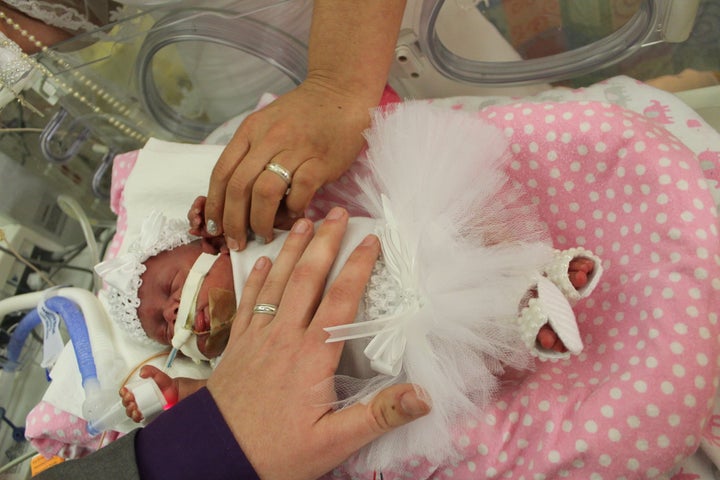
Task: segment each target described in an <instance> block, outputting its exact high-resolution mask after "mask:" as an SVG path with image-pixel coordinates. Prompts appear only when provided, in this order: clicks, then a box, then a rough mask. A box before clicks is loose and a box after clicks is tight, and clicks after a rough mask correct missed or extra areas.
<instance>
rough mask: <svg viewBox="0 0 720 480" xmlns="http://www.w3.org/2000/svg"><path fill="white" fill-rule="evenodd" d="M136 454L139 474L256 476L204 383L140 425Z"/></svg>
mask: <svg viewBox="0 0 720 480" xmlns="http://www.w3.org/2000/svg"><path fill="white" fill-rule="evenodd" d="M135 455H136V458H137V465H138V470H139V472H140V478H141V479H142V480H155V479H168V478H213V479H225V478H227V479H240V480H250V479H252V480H257V479H259V477H258V475H257V473H255V470H254V469H253V467H252V465H250V462H249V461H248V459H247V457H245V454H244V453H243V451H242V450H241V449H240V445H238V443H237V441H236V440H235V437H234V436H233V434H232V432H231V431H230V427H228V425H227V423H226V422H225V419H223V416H222V414H221V413H220V410H218V408H217V405H216V404H215V400H213V398H212V396H211V395H210V392H209V391H208V390H207V388H203V389H201V390H199V391H198V392H196V393H194V394H193V395H191V396H189V397H187V398H186V399H184V400H183V401H181V402H179V403H178V404H177V405H175V406H174V407H173V408H171V409H170V410H168V411H166V412H163V413H162V414H161V415H160V416H158V417H157V418H156V419H155V420H153V421H152V422H151V423H150V424H149V425H148V426H147V427H145V428H143V429H141V430H140V431H139V432H138V435H137V438H136V439H135Z"/></svg>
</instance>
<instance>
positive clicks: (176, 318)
mask: <svg viewBox="0 0 720 480" xmlns="http://www.w3.org/2000/svg"><path fill="white" fill-rule="evenodd" d="M428 132H432V133H433V135H428ZM368 146H369V149H368V152H367V160H368V164H369V166H368V168H369V171H370V174H369V175H368V177H366V178H359V179H357V184H358V186H359V188H360V190H361V194H360V196H359V200H358V202H359V204H360V205H361V206H362V207H363V208H364V210H365V211H367V212H368V217H353V218H351V219H350V222H349V227H348V233H347V234H346V238H345V240H344V244H343V245H342V247H341V252H340V254H339V257H338V258H337V259H336V262H335V266H334V269H335V270H334V271H332V272H331V274H330V277H329V280H328V282H330V281H332V278H334V274H336V273H337V271H339V268H340V267H341V266H342V265H343V263H344V261H345V259H346V258H347V256H348V255H349V253H350V252H351V251H352V249H353V248H354V246H355V245H357V243H359V241H360V240H361V239H362V238H364V237H365V236H366V235H367V234H369V233H375V234H376V235H378V236H379V238H380V241H381V245H382V255H381V257H380V259H379V260H378V263H377V265H376V268H375V271H374V272H373V275H372V277H371V279H370V282H369V284H368V286H367V289H366V295H365V298H364V300H363V304H362V305H360V307H361V308H359V310H358V314H357V316H356V319H355V323H353V324H350V325H344V326H342V327H334V329H332V331H329V332H328V333H329V338H328V341H344V342H345V346H344V349H343V359H342V360H341V365H340V367H339V371H338V374H337V375H338V376H337V377H336V379H335V380H336V381H335V382H334V385H335V387H336V389H337V393H338V407H339V408H342V407H344V406H346V405H351V404H353V403H356V402H363V401H366V400H367V399H368V398H371V397H372V395H374V394H375V393H377V392H378V391H380V390H381V389H382V388H384V387H386V386H388V385H391V384H393V383H400V382H410V383H414V384H417V385H419V386H420V387H422V388H423V389H424V391H425V392H427V395H428V396H429V397H430V398H431V399H432V400H431V401H432V404H433V409H432V411H431V413H430V414H429V415H428V417H427V419H424V421H423V422H417V423H415V424H410V425H408V426H407V428H404V429H401V430H400V431H397V432H393V433H391V434H390V435H387V436H385V437H382V438H380V439H379V440H377V441H376V442H374V443H373V444H371V445H370V446H369V447H367V448H366V449H365V450H364V451H362V452H361V453H360V456H361V458H362V460H363V461H364V463H365V464H366V465H368V466H369V467H370V468H377V469H387V468H392V466H393V465H394V464H396V463H397V462H399V461H402V460H403V459H406V458H409V457H411V456H413V455H421V456H424V457H426V458H428V460H429V461H431V462H440V461H444V460H446V459H448V458H450V457H452V456H453V455H454V454H455V450H454V446H453V441H452V435H453V432H454V426H455V425H457V424H459V423H460V421H461V420H462V419H463V418H467V417H468V416H472V415H476V414H477V412H478V411H481V410H482V408H483V407H484V406H485V405H487V404H488V402H489V401H491V400H492V397H493V394H494V392H495V391H497V389H498V388H500V380H499V378H501V376H502V375H503V373H504V372H505V370H506V369H507V368H510V369H526V368H528V367H529V366H530V363H529V358H530V354H531V353H532V354H535V355H536V356H539V357H540V358H565V357H567V356H568V355H570V354H576V353H579V352H580V350H581V349H582V341H581V339H580V335H579V332H578V329H577V325H576V323H575V318H574V315H573V313H572V310H571V308H570V307H571V305H572V304H573V303H574V302H576V301H578V300H579V299H580V298H583V297H585V296H587V295H588V294H590V292H591V291H592V290H593V289H594V288H595V286H596V285H597V284H598V280H599V278H600V275H601V270H602V269H601V265H600V262H599V259H598V258H597V257H595V256H594V255H593V254H592V253H591V252H589V251H587V250H584V249H582V248H578V249H570V250H566V251H555V250H554V249H553V248H552V246H551V245H550V242H549V241H548V239H547V237H546V235H545V236H544V232H545V230H544V225H543V224H542V222H541V220H540V219H539V218H538V217H537V215H536V214H535V210H534V209H533V206H532V205H531V204H530V203H528V202H527V201H525V200H524V197H523V196H522V194H521V193H518V188H516V187H517V186H516V185H512V184H510V183H509V182H508V179H507V177H506V176H505V174H504V172H503V170H502V165H503V163H504V161H505V160H506V159H507V157H506V155H507V149H506V145H505V143H504V140H503V136H502V134H500V133H498V132H497V131H496V130H495V129H494V128H492V127H490V126H488V125H487V124H485V123H483V122H482V121H481V120H479V119H477V118H475V117H470V116H468V115H466V114H464V113H462V112H451V111H440V110H439V109H433V108H432V107H429V106H427V105H425V106H418V105H408V104H403V105H400V106H397V107H396V108H395V109H394V110H393V111H392V112H378V114H377V115H376V118H375V123H374V126H373V129H372V130H371V131H370V133H369V134H368ZM202 202H203V199H202V198H201V199H199V200H197V201H196V204H195V205H194V207H193V208H192V209H191V214H190V221H191V224H192V225H193V227H194V229H197V227H198V225H199V224H201V223H202V220H203V219H202V218H201V217H200V218H198V215H199V212H200V211H202V208H199V205H201V204H202ZM334 211H336V210H332V211H331V213H330V214H329V215H332V214H333V212H334ZM300 222H308V220H301V221H300ZM306 225H307V224H306ZM195 233H198V232H197V231H195ZM284 235H287V233H285V234H284ZM282 242H283V236H282V235H279V236H278V237H277V238H276V239H275V240H274V241H273V242H271V243H269V244H265V245H260V244H256V243H252V242H251V244H250V245H249V246H248V248H247V249H246V250H244V251H242V252H232V253H231V252H228V251H227V248H226V247H225V246H224V245H223V244H222V241H221V240H218V239H206V238H200V239H198V238H196V237H194V236H192V235H189V233H188V224H187V222H183V221H180V220H172V221H171V220H167V219H165V218H164V217H162V215H154V216H152V217H151V218H150V219H148V220H147V221H146V223H145V224H144V225H143V229H142V234H141V238H139V239H138V240H137V242H136V245H134V246H133V247H131V248H130V249H129V250H128V253H127V254H126V255H124V256H123V257H122V258H120V257H119V258H118V259H116V260H111V261H109V262H106V263H105V264H101V265H99V266H98V272H99V273H100V274H101V276H102V277H103V278H104V279H105V281H106V282H107V283H108V284H109V285H110V286H111V288H110V289H109V292H108V293H109V295H108V297H109V301H110V304H111V310H113V312H111V314H112V316H113V318H114V319H115V320H117V321H119V322H120V324H121V325H123V326H125V327H126V328H127V329H128V330H129V331H131V332H132V333H133V335H134V336H135V337H136V338H145V339H147V337H149V338H151V339H153V340H154V341H156V342H159V343H162V344H165V345H168V344H170V343H171V342H172V340H173V338H174V337H176V336H177V335H178V331H179V330H180V329H184V330H185V331H186V332H188V334H189V335H188V337H189V338H188V339H187V341H184V342H183V344H182V347H183V348H182V351H183V353H185V354H186V355H188V356H190V357H192V358H194V359H197V360H204V359H215V358H217V357H218V356H219V355H220V354H221V353H222V350H223V349H224V347H225V343H226V341H227V333H228V332H227V329H228V328H229V326H230V323H231V321H232V318H233V313H234V306H235V303H236V302H237V300H238V299H239V292H240V291H241V288H242V284H243V282H244V280H245V278H246V277H247V272H249V270H250V269H251V268H252V265H253V264H254V262H255V261H256V259H257V258H259V257H260V256H267V257H270V258H271V259H272V258H274V256H275V255H276V254H277V252H278V251H279V249H280V248H281V246H282ZM128 272H130V275H128ZM128 276H129V277H130V278H128ZM188 284H190V285H191V286H190V287H188ZM142 375H143V376H152V377H153V378H154V379H155V380H156V381H157V382H158V384H159V385H160V386H161V388H162V389H163V391H164V392H165V393H166V395H168V396H169V397H170V398H168V400H169V401H174V400H177V398H180V397H182V396H185V395H187V394H188V393H190V392H192V391H194V389H196V388H198V387H199V385H200V383H199V382H197V381H193V382H191V383H190V382H187V381H185V380H181V379H171V378H170V377H169V376H167V375H166V374H164V373H163V372H161V371H159V370H157V369H154V368H152V367H145V369H144V370H143V371H142ZM346 377H351V378H352V381H345V379H346ZM340 386H341V387H340ZM124 394H125V402H126V406H127V407H128V411H129V413H130V415H131V416H133V418H134V419H136V420H137V419H138V413H136V412H135V409H134V405H133V402H132V398H131V397H130V396H128V395H127V392H124ZM410 436H412V439H413V441H412V442H409V441H406V440H405V438H409V437H410ZM399 437H404V438H399ZM390 445H392V446H390Z"/></svg>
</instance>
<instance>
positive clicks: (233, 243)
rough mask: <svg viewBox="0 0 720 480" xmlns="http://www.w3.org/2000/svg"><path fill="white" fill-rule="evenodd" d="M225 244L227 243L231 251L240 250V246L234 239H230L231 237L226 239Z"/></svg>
mask: <svg viewBox="0 0 720 480" xmlns="http://www.w3.org/2000/svg"><path fill="white" fill-rule="evenodd" d="M225 243H227V246H228V248H229V249H230V250H233V251H235V252H237V251H238V250H240V244H239V243H238V241H237V240H235V239H234V238H230V237H227V238H225Z"/></svg>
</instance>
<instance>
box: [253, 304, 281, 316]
mask: <svg viewBox="0 0 720 480" xmlns="http://www.w3.org/2000/svg"><path fill="white" fill-rule="evenodd" d="M277 309H278V306H277V305H273V304H272V303H258V304H257V305H255V306H254V307H253V313H261V314H264V315H275V313H276V312H277Z"/></svg>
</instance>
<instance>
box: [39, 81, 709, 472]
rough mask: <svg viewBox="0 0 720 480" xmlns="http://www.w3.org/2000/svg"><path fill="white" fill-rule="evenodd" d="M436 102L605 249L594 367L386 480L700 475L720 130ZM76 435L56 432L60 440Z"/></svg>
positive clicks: (578, 361) (491, 101)
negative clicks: (482, 133) (502, 149)
mask: <svg viewBox="0 0 720 480" xmlns="http://www.w3.org/2000/svg"><path fill="white" fill-rule="evenodd" d="M433 103H434V104H436V105H438V106H440V107H445V108H450V109H457V110H465V111H471V112H477V113H476V114H477V115H478V116H479V117H480V118H481V119H483V120H484V121H486V122H487V123H489V124H491V125H494V126H495V127H496V128H498V129H499V131H501V132H503V133H504V135H505V137H506V139H507V141H508V145H509V150H510V152H511V158H510V160H509V161H508V163H507V165H506V172H507V174H508V175H509V176H510V177H511V179H513V180H514V181H515V182H517V183H518V184H520V185H522V186H523V187H524V189H525V190H526V192H527V193H528V194H529V196H530V197H531V199H532V202H533V203H534V204H535V205H536V207H537V209H538V212H539V214H540V217H541V219H542V221H543V222H544V223H545V224H546V225H547V228H548V230H549V232H550V235H551V237H552V241H553V243H554V245H555V246H556V247H558V248H568V247H571V246H576V245H579V246H583V247H586V248H588V249H590V250H592V251H594V252H595V253H596V254H598V255H599V256H600V257H601V258H602V261H603V267H604V270H605V271H604V274H603V276H602V278H601V282H600V285H599V286H598V287H597V288H596V289H595V291H594V292H593V294H592V296H591V297H589V298H587V299H585V300H583V301H582V302H580V303H579V304H577V305H576V306H575V307H574V310H575V314H576V317H577V320H578V326H579V329H580V333H581V335H582V340H583V343H584V350H583V351H582V353H581V354H580V355H577V356H573V357H571V358H570V359H567V360H561V361H557V362H538V363H537V364H536V366H535V368H534V370H533V371H532V372H531V373H530V374H528V375H525V376H521V377H518V378H513V379H507V380H506V382H505V384H504V385H503V388H502V389H501V390H500V391H499V392H498V394H497V396H496V397H495V399H494V400H493V402H492V403H491V404H490V405H489V406H487V407H486V408H484V409H483V410H482V411H478V412H477V414H476V415H475V416H474V417H472V418H469V419H467V420H465V421H464V423H463V424H462V425H460V426H459V428H458V429H457V431H456V433H455V435H454V439H453V441H454V442H455V445H456V447H457V449H458V451H459V452H460V453H461V456H460V458H459V459H457V460H454V461H452V462H445V463H441V464H429V463H427V462H425V461H423V460H421V459H408V461H407V462H406V463H405V464H403V465H402V466H401V467H398V468H395V469H393V470H386V471H383V472H382V474H383V478H386V479H393V478H446V477H447V478H461V479H465V478H466V479H475V478H517V479H521V478H524V479H531V478H533V479H534V478H547V479H551V478H577V479H587V478H669V477H670V476H671V475H673V474H678V475H682V474H685V473H687V472H688V467H687V464H685V463H683V462H684V461H685V459H686V458H687V457H689V456H690V455H692V454H693V453H694V452H695V451H696V450H697V448H698V446H699V445H700V444H701V442H702V443H703V445H704V446H708V447H712V444H713V441H714V440H713V439H714V438H715V437H713V436H712V434H713V433H714V431H715V429H717V427H715V426H714V425H715V424H716V423H718V422H716V421H715V420H714V418H715V416H714V415H716V414H715V413H714V412H713V402H714V399H715V394H716V390H717V387H718V374H719V372H718V370H719V368H720V367H719V364H718V353H719V352H720V346H718V334H719V333H720V332H719V331H718V330H720V327H719V326H718V322H717V320H718V319H717V315H718V313H717V312H718V311H720V309H719V308H718V301H717V300H716V298H717V295H718V289H720V274H719V273H718V259H719V255H718V254H719V253H720V252H719V250H720V243H719V242H718V233H717V217H716V207H715V201H714V199H713V195H712V191H713V190H712V187H713V186H714V184H715V180H716V179H715V178H714V176H715V175H716V172H717V171H718V170H717V169H718V164H719V163H720V138H719V136H718V134H717V132H715V131H714V130H712V129H711V128H710V127H708V126H707V125H706V124H705V123H704V122H702V120H701V119H700V117H699V116H697V115H696V114H695V113H694V112H693V111H692V110H691V109H689V108H687V107H686V106H685V105H683V104H682V103H681V102H679V101H678V100H676V99H675V98H674V97H672V96H671V95H669V94H665V93H663V92H659V91H657V90H655V89H652V88H650V87H647V86H645V85H642V84H639V83H637V82H635V81H633V80H630V79H627V78H617V79H611V80H610V81H608V82H605V83H602V84H599V85H596V86H594V87H592V88H591V89H586V90H580V91H565V90H562V91H555V90H552V91H548V92H545V93H543V94H541V95H539V96H537V97H533V98H527V99H523V100H518V99H508V98H500V97H498V98H487V97H485V98H477V97H473V98H460V99H443V100H436V101H434V102H433ZM358 165H359V164H358ZM354 170H356V171H355V172H350V173H349V174H348V175H347V176H346V177H344V178H343V179H341V180H340V182H341V183H342V184H344V185H345V187H346V190H349V189H352V188H354V184H353V180H352V178H353V176H352V175H353V174H355V173H358V172H360V173H362V172H361V169H360V167H359V166H358V167H357V168H354ZM208 174H209V172H208ZM117 184H118V185H119V184H120V180H118V183H117ZM118 191H119V192H122V188H119V189H115V193H116V194H117V192H118ZM121 195H122V193H120V196H118V197H115V198H116V199H117V198H121ZM190 200H192V198H190ZM335 201H336V199H335V198H333V197H332V196H331V195H329V190H328V191H327V192H321V193H320V194H319V195H318V198H317V199H316V201H315V202H314V204H313V207H312V209H311V211H310V212H309V213H310V214H311V215H321V214H322V213H324V212H325V211H326V210H327V208H328V207H329V205H331V204H333V203H334V202H335ZM188 205H189V203H188ZM46 400H47V399H46ZM55 402H56V403H57V402H58V400H57V399H55ZM48 403H52V402H48ZM41 405H42V404H41ZM53 406H54V407H55V408H59V409H60V411H61V412H62V410H63V408H62V407H63V406H62V405H60V406H58V405H57V404H55V405H53ZM46 412H47V411H46ZM55 413H57V412H55ZM718 418H720V417H718ZM44 420H45V419H44V418H41V413H38V414H36V415H33V414H31V417H30V418H29V422H28V430H29V433H28V435H29V437H30V438H31V440H33V441H34V442H37V443H43V442H45V443H44V445H43V446H44V447H45V448H46V451H45V452H43V453H46V452H47V453H48V454H54V453H56V452H55V451H52V450H53V449H57V448H58V445H62V444H64V443H65V441H64V440H63V439H57V438H55V439H53V440H52V441H48V437H49V436H51V435H47V433H45V432H44V431H43V429H42V425H41V424H42V422H43V421H44ZM65 421H66V420H64V419H63V418H62V414H57V415H54V416H52V415H51V416H50V419H49V422H55V426H57V427H58V428H59V430H62V429H63V422H65ZM49 422H46V423H49ZM31 423H32V424H33V426H31ZM53 442H54V444H52V445H49V444H50V443H53ZM353 471H355V469H354V468H353V465H352V464H347V465H343V466H341V467H339V468H338V469H336V471H334V472H332V473H331V474H328V478H372V476H373V472H368V473H365V474H353V473H350V472H353ZM678 478H680V477H678Z"/></svg>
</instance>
